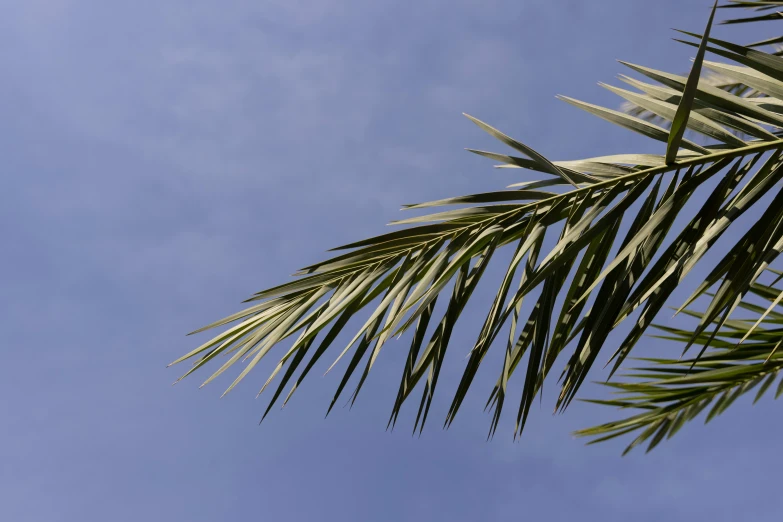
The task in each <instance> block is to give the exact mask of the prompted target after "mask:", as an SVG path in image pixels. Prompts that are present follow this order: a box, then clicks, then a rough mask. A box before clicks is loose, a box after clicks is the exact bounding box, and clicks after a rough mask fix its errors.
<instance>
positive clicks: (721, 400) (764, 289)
mask: <svg viewBox="0 0 783 522" xmlns="http://www.w3.org/2000/svg"><path fill="white" fill-rule="evenodd" d="M777 274H778V276H779V275H780V274H781V273H780V272H777ZM750 294H751V295H752V296H755V297H760V298H761V299H763V300H766V301H767V302H768V305H770V307H769V308H767V307H761V306H759V305H757V304H754V303H752V302H750V301H749V300H743V301H742V302H741V303H740V305H739V306H740V307H741V308H744V309H746V310H749V311H750V312H752V313H753V315H754V318H752V319H738V320H731V319H730V320H728V321H725V322H724V323H723V325H722V328H721V329H720V330H719V331H718V332H717V334H716V335H715V337H713V336H712V335H710V334H707V333H702V334H701V335H699V336H698V337H697V338H696V339H695V340H694V344H696V345H700V346H702V347H705V346H707V345H709V346H711V348H710V349H709V351H708V352H707V353H706V354H705V355H703V356H701V357H697V358H689V359H683V358H680V359H660V358H639V360H641V361H645V362H647V363H648V365H647V366H645V367H641V368H634V369H633V370H634V372H633V373H630V374H627V375H626V377H627V378H629V379H631V380H632V382H613V383H605V384H606V385H607V386H610V387H612V388H615V389H616V390H617V395H618V397H617V398H615V399H610V400H589V401H588V402H593V403H597V404H604V405H608V406H616V407H619V408H624V409H625V408H631V409H636V410H642V412H641V413H639V414H636V415H633V416H630V417H628V418H627V419H623V420H621V421H616V422H609V423H606V424H602V425H600V426H596V427H594V428H590V429H586V430H581V431H579V432H577V434H578V435H581V436H588V437H593V440H592V441H591V443H595V442H601V441H604V440H608V439H612V438H615V437H618V436H620V435H625V434H627V433H632V432H640V433H639V434H638V435H637V437H636V438H634V439H633V441H632V442H631V444H630V445H629V446H628V447H627V448H626V450H625V452H626V453H627V452H628V451H630V450H631V449H633V448H634V447H636V446H638V445H640V444H642V443H644V442H645V441H647V440H648V439H650V442H649V444H648V446H647V451H650V450H651V449H653V448H654V447H655V446H656V445H657V444H658V443H659V442H660V441H661V440H663V439H664V437H665V438H671V437H672V436H673V435H674V434H675V433H677V431H678V430H679V429H680V428H681V427H682V426H683V424H685V422H686V421H689V420H692V419H694V418H695V417H697V416H698V415H699V414H700V413H702V412H705V411H706V412H707V414H706V416H705V423H707V422H709V421H710V420H712V419H713V418H714V417H715V416H717V415H720V414H721V413H723V412H724V411H725V410H726V409H727V408H728V407H729V406H730V405H731V404H733V403H734V401H735V400H736V399H737V398H739V397H740V396H742V395H744V394H746V393H748V392H750V391H752V390H755V391H756V393H755V398H754V399H753V403H754V404H755V403H756V402H757V401H758V400H759V399H760V398H761V397H762V396H763V395H764V394H765V393H766V392H767V391H768V390H769V389H770V387H771V386H772V385H773V384H774V382H775V380H776V379H777V378H778V376H779V375H780V370H781V369H783V350H780V347H781V344H783V310H779V311H776V310H774V309H773V308H772V307H777V306H778V305H779V304H780V301H781V298H783V290H781V289H780V288H775V287H774V286H773V285H765V284H761V283H754V284H753V285H751V287H750ZM686 313H688V314H690V315H693V316H694V317H696V318H699V319H702V318H703V317H704V314H703V313H701V312H694V311H687V310H686ZM656 327H657V328H658V329H660V330H662V333H663V334H664V335H659V336H656V337H659V338H660V339H666V340H672V341H677V342H680V343H683V344H686V345H687V344H689V343H690V342H691V339H692V336H693V334H692V332H690V331H688V330H682V329H677V328H670V327H666V326H660V325H657V326H656ZM781 394H783V380H778V384H777V386H776V391H775V398H776V399H777V398H778V397H779V396H780V395H781ZM710 406H711V408H710V409H709V410H707V408H708V407H710Z"/></svg>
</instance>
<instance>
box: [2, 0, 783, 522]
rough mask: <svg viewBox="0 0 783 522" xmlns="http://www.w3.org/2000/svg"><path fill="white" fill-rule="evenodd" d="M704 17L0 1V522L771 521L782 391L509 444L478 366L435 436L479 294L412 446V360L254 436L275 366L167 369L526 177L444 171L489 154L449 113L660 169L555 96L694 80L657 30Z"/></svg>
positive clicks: (392, 6) (391, 348)
mask: <svg viewBox="0 0 783 522" xmlns="http://www.w3.org/2000/svg"><path fill="white" fill-rule="evenodd" d="M708 3H709V2H708V1H707V0H698V1H696V0H688V1H682V0H679V1H675V0H662V1H657V2H642V1H630V2H629V1H627V0H624V1H620V0H616V1H615V0H612V1H609V0H602V1H601V2H590V3H586V2H582V1H565V0H556V1H552V0H547V1H544V0H524V1H501V0H481V1H464V0H456V1H451V2H444V1H442V0H440V1H430V0H417V1H415V2H414V1H404V0H398V1H388V0H373V1H370V2H358V1H342V2H337V1H333V0H275V1H259V0H253V1H240V0H236V1H234V0H232V1H223V2H216V1H215V2H208V1H200V0H188V1H185V0H168V1H160V0H156V1H144V0H139V1H136V2H112V1H107V0H100V1H99V0H80V1H77V0H72V1H68V0H25V1H24V2H18V1H0V6H2V13H3V16H2V17H0V67H1V68H2V71H3V81H2V82H0V111H1V113H2V115H3V116H2V120H1V121H0V143H2V145H0V150H2V155H1V156H0V157H1V158H2V162H3V172H4V174H3V176H2V179H3V182H2V189H1V190H0V234H1V235H2V238H3V244H4V248H3V255H2V261H0V263H2V270H1V271H0V286H2V289H3V291H2V295H3V298H2V299H1V300H0V331H1V332H2V338H3V350H2V355H3V364H2V365H0V397H2V399H0V417H2V418H3V427H2V428H0V519H2V520H7V521H13V522H27V521H31V522H32V521H36V522H37V521H40V522H59V521H72V520H79V521H83V522H91V521H96V522H97V521H99V522H106V521H111V522H125V521H128V522H131V521H133V522H136V521H139V520H144V521H158V520H160V521H163V520H165V521H176V522H180V521H182V522H206V521H210V522H211V521H219V520H281V521H312V520H335V521H338V520H339V521H341V522H349V521H370V520H372V521H399V520H448V521H451V522H460V521H476V520H520V519H543V520H565V519H567V518H571V517H574V516H579V517H580V518H582V519H587V520H599V519H600V520H605V521H615V520H616V521H626V520H628V519H629V517H633V520H636V521H638V522H644V521H658V520H662V519H667V520H672V521H678V520H689V521H690V520H710V521H712V522H718V521H722V520H754V521H755V522H764V521H773V520H779V519H780V513H781V510H783V497H781V496H780V494H779V486H778V482H777V472H778V470H779V463H780V462H779V459H778V458H776V457H775V456H774V455H775V454H776V453H773V452H770V449H771V448H773V447H778V445H779V433H780V430H781V428H783V421H781V418H780V416H779V412H778V410H777V409H775V408H776V406H777V404H775V403H774V402H773V401H772V400H771V399H767V400H763V401H761V402H760V403H759V404H757V405H756V406H755V407H753V408H750V407H747V403H748V401H747V400H746V401H742V402H738V405H739V406H738V407H735V408H733V409H730V410H729V411H728V412H727V413H726V414H724V416H722V417H719V418H718V419H716V420H715V421H713V422H712V423H711V424H710V425H709V426H707V427H706V428H705V427H704V426H702V425H701V423H700V422H697V423H692V425H690V426H688V427H686V428H684V429H683V430H682V431H681V432H680V434H678V436H677V437H675V438H674V439H672V440H671V441H668V442H666V443H665V444H662V445H661V446H659V447H658V448H657V449H656V450H655V451H654V452H652V453H650V454H649V455H645V454H644V453H643V452H642V451H637V452H634V453H632V454H631V455H629V456H627V457H624V458H621V457H620V453H621V451H622V449H623V448H624V444H625V443H627V442H628V441H627V440H625V439H623V440H620V441H618V442H613V443H608V444H605V445H598V446H590V447H585V446H584V445H583V443H584V441H582V440H576V439H574V438H572V436H571V432H572V431H573V430H575V429H578V428H582V427H587V426H590V425H593V424H595V423H597V422H600V421H604V420H608V419H612V418H617V416H618V414H617V413H616V412H613V411H608V410H605V409H602V408H600V407H596V406H586V405H582V404H574V405H573V407H572V408H570V409H569V410H568V412H567V413H566V414H565V415H561V416H552V415H550V413H549V412H550V411H551V402H552V399H553V395H554V390H555V386H554V382H553V383H552V384H551V385H550V387H549V388H548V390H547V389H545V393H546V397H545V399H544V404H543V406H542V407H541V408H538V407H535V408H534V409H533V412H532V414H531V418H530V420H529V423H528V428H527V430H526V432H525V433H524V435H523V437H522V439H521V441H519V442H514V441H513V440H512V431H513V424H512V423H513V419H512V417H513V413H512V410H514V409H515V406H510V407H509V410H507V411H506V413H507V415H506V416H505V418H504V421H503V422H502V423H501V426H500V429H499V430H498V434H497V436H496V437H495V439H494V440H493V441H491V442H487V441H486V431H487V428H488V426H489V422H490V416H489V415H487V414H485V413H483V412H482V407H483V403H484V401H485V400H486V397H487V394H488V393H489V390H490V389H491V386H492V384H493V383H494V380H495V378H496V375H497V372H498V371H499V369H500V366H499V365H498V364H494V365H493V364H492V361H490V362H488V363H487V366H486V367H485V368H484V371H483V372H482V373H481V374H480V376H479V378H478V379H477V381H476V383H475V387H474V389H473V392H472V393H471V394H470V395H469V397H468V400H467V401H466V403H465V404H464V405H463V408H462V410H461V413H460V415H459V416H458V418H457V421H456V422H455V424H454V425H453V426H452V429H450V430H448V431H443V430H441V429H440V420H441V419H442V418H443V415H445V412H446V408H447V406H448V402H449V401H450V399H451V394H452V393H453V390H454V385H455V383H456V380H457V379H458V378H459V376H460V374H461V370H462V365H463V363H464V359H463V356H464V354H465V353H467V351H468V349H469V348H470V347H471V346H472V341H473V340H474V339H475V330H476V328H478V327H479V326H480V321H482V320H483V317H484V316H483V314H484V312H483V310H485V308H484V307H483V306H484V305H483V304H482V303H484V301H481V299H482V297H481V296H479V297H478V298H477V301H478V304H477V305H476V306H475V310H476V313H475V314H470V313H467V312H466V317H465V318H464V321H463V324H462V325H460V329H459V330H458V333H457V334H455V340H454V342H453V343H452V347H451V350H450V355H449V357H447V362H446V364H445V366H444V370H443V371H444V374H443V377H442V381H441V383H440V385H439V387H438V392H439V393H438V394H437V395H436V399H435V403H434V404H433V412H432V413H431V421H430V423H429V424H428V429H426V430H425V432H424V434H423V436H422V437H421V438H414V437H411V435H410V429H411V428H412V422H411V414H415V405H413V406H411V405H410V404H409V407H408V408H406V410H405V415H404V416H405V418H404V419H402V418H401V420H400V423H398V428H397V429H396V430H395V431H394V432H387V431H385V426H386V420H387V418H388V414H389V411H390V409H391V406H392V401H393V399H394V396H395V394H396V390H397V383H398V379H399V372H400V369H401V365H402V361H403V357H404V355H405V352H406V351H407V343H404V342H399V343H390V344H388V345H387V346H386V349H385V350H384V352H383V354H382V356H381V360H380V361H379V364H378V366H377V367H376V368H377V369H375V370H374V375H372V376H371V378H370V379H369V381H368V383H367V385H366V386H365V388H364V390H363V392H362V395H361V396H360V397H359V400H358V401H357V403H356V405H355V406H354V408H353V410H351V411H349V410H348V409H347V408H345V409H343V408H336V410H335V411H334V412H333V413H332V414H331V415H330V416H329V417H328V418H327V419H326V420H324V413H325V411H326V407H327V406H328V404H329V401H330V399H331V396H332V393H333V391H334V389H335V387H336V385H337V383H338V382H339V375H332V374H330V375H329V376H327V377H326V378H323V379H321V378H319V377H320V374H321V373H322V371H321V372H314V376H313V378H312V379H311V380H310V381H309V382H307V383H306V384H305V385H303V386H302V388H301V389H300V390H298V391H297V394H296V395H295V396H294V398H293V399H292V401H291V402H290V403H289V406H288V407H287V408H286V409H285V410H283V411H282V412H281V411H279V410H276V411H274V412H273V414H272V415H271V416H270V418H269V419H268V420H267V421H265V422H264V424H263V425H262V426H260V427H259V426H258V420H259V418H260V415H261V413H262V411H263V409H264V408H265V406H266V402H265V401H264V397H265V396H262V398H260V399H258V400H255V399H254V397H255V394H256V391H257V390H258V388H259V387H260V385H261V384H262V383H263V382H264V380H265V379H266V375H267V373H268V371H269V370H270V369H271V366H270V365H273V362H274V361H272V360H271V359H270V361H269V364H267V365H262V366H263V367H262V368H261V369H259V370H256V371H255V372H253V373H252V374H251V376H249V377H248V378H247V379H246V380H245V381H244V382H243V383H242V385H240V386H239V387H238V388H237V389H236V390H235V391H233V392H232V393H231V394H229V395H228V396H226V397H225V398H223V399H219V396H220V394H221V393H222V391H223V389H224V388H225V386H226V385H227V384H228V383H229V382H230V380H231V379H233V375H231V376H229V377H228V380H225V379H224V380H221V381H219V382H216V383H214V384H212V385H210V386H207V387H205V388H204V389H202V390H198V384H200V382H201V380H199V379H202V380H203V378H205V377H206V376H207V374H206V373H204V374H201V375H200V376H195V377H194V378H191V379H187V380H185V381H183V382H182V383H180V384H178V385H177V386H175V387H172V386H171V383H172V382H173V381H174V380H175V379H176V378H177V377H178V376H179V375H180V374H181V373H182V372H183V371H185V369H186V366H182V367H176V368H170V369H167V368H166V364H168V363H169V362H170V361H172V360H173V359H175V358H177V357H178V356H180V355H182V354H183V353H184V352H186V351H188V350H190V349H192V348H193V347H195V346H196V344H197V343H200V342H203V341H204V340H206V338H207V337H206V335H207V334H203V335H201V336H199V337H197V338H193V337H190V338H186V337H185V334H186V333H187V332H189V331H191V330H194V329H195V328H197V327H200V326H202V325H204V324H206V323H209V322H212V321H213V320H215V319H218V318H220V317H223V316H226V315H228V314H230V313H233V312H235V311H238V310H239V309H240V306H241V305H240V301H242V300H243V299H245V298H247V297H248V296H250V295H251V294H252V293H253V292H256V291H258V290H261V289H263V288H267V287H269V286H273V285H276V284H278V283H281V282H283V281H285V280H287V278H288V276H289V274H291V273H292V272H294V271H295V270H296V269H298V268H299V267H301V266H304V265H306V264H309V263H312V262H315V261H318V260H319V259H321V258H322V257H323V255H324V251H325V250H327V249H328V248H331V247H334V246H336V245H339V244H344V243H347V242H350V241H353V240H357V239H361V238H363V237H366V236H369V235H376V234H378V233H381V232H383V231H384V228H383V226H384V223H386V222H388V221H390V220H392V219H398V218H399V210H398V209H399V207H400V204H402V203H411V202H419V201H424V200H428V199H436V198H441V197H447V196H452V195H460V194H466V193H471V192H478V191H488V190H495V189H498V188H502V187H504V186H506V185H507V184H509V183H513V182H515V181H520V180H523V179H528V178H525V177H524V176H523V177H521V178H520V173H519V172H518V171H509V170H495V169H493V168H492V162H490V161H488V160H486V159H483V158H480V157H477V156H473V155H471V154H469V153H467V152H465V151H463V150H462V149H463V148H464V147H475V148H479V149H490V150H495V151H498V152H503V151H504V149H503V146H502V145H500V144H496V143H493V141H492V139H491V138H489V137H488V136H486V135H483V134H482V133H481V131H480V130H478V129H477V128H476V127H475V126H474V125H472V124H471V123H470V122H469V121H467V120H466V119H465V118H464V117H463V116H461V113H462V112H467V113H469V114H472V115H475V116H477V117H479V118H481V119H482V120H484V121H487V122H489V123H490V124H492V125H494V126H496V127H498V128H500V129H502V130H504V131H505V132H507V133H509V134H511V135H512V136H514V137H517V138H518V139H520V140H521V141H524V142H526V143H528V144H529V145H531V146H532V147H534V148H536V149H537V150H539V151H540V152H542V153H544V154H546V155H547V156H549V157H551V158H553V159H576V158H580V157H585V156H595V155H601V154H611V153H620V152H657V153H662V152H663V145H662V144H656V143H651V142H647V141H644V140H643V139H642V138H639V137H638V136H635V135H633V134H630V133H628V132H626V131H623V130H620V129H617V128H614V127H613V126H612V125H610V124H608V123H605V122H603V121H601V120H598V119H597V118H594V117H591V116H589V115H587V114H586V113H581V112H580V111H578V110H577V109H575V108H573V107H571V106H569V105H567V104H565V103H563V102H560V101H558V100H556V99H555V98H554V95H555V94H558V93H560V94H566V95H570V96H574V97H577V98H580V99H583V100H586V101H590V102H593V103H599V104H604V105H608V106H617V105H619V103H620V102H619V99H617V98H613V97H612V95H610V94H609V93H608V92H606V91H604V90H602V89H601V88H600V87H598V86H596V81H599V80H601V81H612V78H614V76H615V75H616V74H617V73H619V72H624V71H623V70H622V66H621V65H620V64H618V63H617V62H615V59H616V58H620V59H625V60H628V61H632V62H635V63H640V64H643V65H647V66H651V67H655V68H659V69H666V70H670V71H672V72H682V71H687V70H688V68H689V62H688V58H689V57H690V56H692V54H693V52H692V50H691V49H690V48H686V47H684V46H682V45H680V44H677V43H675V42H673V41H671V39H670V37H671V36H673V34H672V33H671V32H670V31H669V29H670V28H671V27H678V28H683V29H689V30H694V31H699V32H701V30H702V29H703V27H704V24H705V22H706V18H707V15H708V7H709V6H708ZM588 4H589V5H588ZM768 29H769V28H768V27H764V26H763V25H762V26H760V27H756V28H747V27H746V28H729V29H727V28H725V27H718V28H716V30H715V35H716V36H717V37H719V38H723V37H729V39H732V40H735V41H738V42H742V43H744V42H748V41H751V40H755V39H759V38H760V37H761V36H763V35H760V34H752V30H753V31H755V30H758V31H760V32H764V34H766V33H767V32H768ZM774 32H775V31H774V30H772V33H774ZM779 32H780V30H777V33H779ZM615 83H616V82H615ZM499 270H501V268H500V265H495V266H494V271H495V273H496V274H497V273H498V271H499ZM490 286H491V285H490ZM490 291H491V288H489V289H488V290H487V293H486V295H484V297H483V298H484V299H485V300H486V299H487V298H491V295H490V294H489V292H490ZM463 332H464V335H463ZM644 343H645V345H644V348H645V349H648V350H650V349H659V350H661V351H665V353H666V355H671V354H672V353H674V351H668V350H676V349H677V348H673V347H671V346H663V345H661V346H658V345H656V344H655V343H654V342H653V340H649V339H648V340H645V341H644ZM338 344H339V343H338ZM607 356H608V354H607ZM599 359H600V358H599ZM325 362H327V363H328V362H331V361H325ZM598 366H602V365H598ZM515 383H516V386H518V387H519V385H520V380H519V379H517V380H516V381H515ZM594 390H595V388H591V387H587V388H585V389H584V391H583V393H582V396H586V395H590V394H591V393H592V392H593V391H594ZM547 391H548V393H547ZM517 393H519V388H517ZM414 402H415V401H414ZM742 406H745V407H742ZM509 413H511V414H509Z"/></svg>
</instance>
